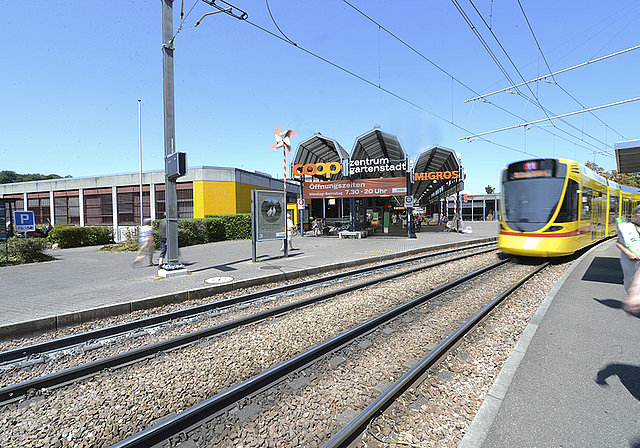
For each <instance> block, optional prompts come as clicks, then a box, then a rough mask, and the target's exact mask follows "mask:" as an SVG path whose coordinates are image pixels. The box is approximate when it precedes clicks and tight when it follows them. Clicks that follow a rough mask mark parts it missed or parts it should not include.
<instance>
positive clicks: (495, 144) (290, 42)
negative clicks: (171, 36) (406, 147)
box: [203, 0, 595, 157]
mask: <svg viewBox="0 0 640 448" xmlns="http://www.w3.org/2000/svg"><path fill="white" fill-rule="evenodd" d="M203 1H204V2H205V3H208V4H212V3H213V1H214V0H203ZM344 1H345V2H346V0H344ZM224 3H225V4H227V5H229V3H227V2H224ZM216 6H217V5H216ZM350 6H351V5H350ZM218 9H220V7H218ZM242 13H243V16H242V17H238V16H236V15H234V14H232V13H228V14H229V15H232V16H234V17H236V18H240V19H242V20H243V21H244V22H246V23H248V24H250V25H252V26H253V27H255V28H257V29H259V30H261V31H263V32H265V33H267V34H269V35H271V36H272V37H275V38H277V39H279V40H281V41H283V42H286V43H288V44H290V45H292V46H294V47H295V48H297V49H299V50H302V51H303V52H305V53H307V54H309V55H310V56H313V57H315V58H317V59H319V60H321V61H323V62H325V63H326V64H329V65H330V66H332V67H334V68H337V69H338V70H340V71H343V72H344V73H347V74H349V75H351V76H353V77H354V78H356V79H358V80H360V81H362V82H365V83H366V84H369V85H371V86H373V87H376V88H378V89H380V90H382V91H383V92H385V93H387V94H389V95H391V96H393V97H394V98H397V99H399V100H400V101H402V102H405V103H406V104H409V105H411V106H413V107H415V108H416V109H418V110H421V111H423V112H425V113H427V114H429V115H432V116H433V117H435V118H437V119H440V120H442V121H444V122H446V123H448V124H450V125H452V126H454V127H456V128H457V129H459V130H460V131H462V132H464V133H465V134H467V133H468V132H469V130H468V129H465V128H464V127H462V126H460V125H458V124H456V123H455V122H452V121H449V120H448V119H445V118H443V117H441V116H440V115H438V114H436V113H434V112H432V111H430V110H428V109H426V108H425V107H423V106H421V105H419V104H417V103H416V102H414V101H411V100H409V99H407V98H405V97H403V96H401V95H399V94H397V93H395V92H393V91H391V90H389V89H387V88H385V87H382V86H380V85H378V83H375V82H373V81H370V80H369V79H367V78H365V77H363V76H361V75H358V74H357V73H355V72H353V71H351V70H349V69H347V68H345V67H342V66H340V65H339V64H336V63H334V62H332V61H330V60H328V59H327V58H325V57H323V56H320V55H318V54H316V53H314V52H312V51H311V50H308V49H306V48H304V47H302V46H300V45H299V44H296V43H294V42H293V41H292V40H290V39H289V38H288V37H287V38H284V37H282V36H280V35H278V34H276V33H274V32H272V31H270V30H268V29H266V28H264V27H262V26H260V25H258V24H257V23H254V22H252V21H250V20H248V17H247V14H246V13H245V12H243V11H242ZM380 27H381V29H384V30H385V31H386V32H388V33H389V34H391V35H393V34H392V33H390V32H389V31H388V30H386V29H385V28H384V27H382V26H380ZM394 37H395V36H394ZM396 38H397V37H396ZM398 40H400V39H399V38H398ZM400 41H401V40H400ZM401 42H402V41H401ZM405 45H407V46H408V47H409V48H412V47H410V46H409V45H408V44H406V43H405ZM413 51H415V52H416V53H417V54H420V53H419V52H418V51H417V50H415V49H413ZM421 56H422V57H423V58H424V56H423V55H421ZM425 59H426V58H425ZM429 62H431V61H429ZM431 63H432V64H433V62H431ZM434 65H435V64H434ZM438 68H439V67H438ZM439 69H440V70H442V69H441V68H439ZM442 71H443V72H445V73H446V71H444V70H442ZM447 74H448V73H447ZM448 75H449V76H451V77H452V78H453V79H455V80H456V81H458V82H459V83H460V84H461V85H463V86H464V87H466V88H468V89H469V90H470V91H472V92H474V93H476V92H475V91H474V90H473V89H471V88H470V87H468V86H466V85H465V84H464V83H462V82H460V81H459V80H457V79H456V78H455V77H453V76H452V75H450V74H448ZM490 104H492V105H493V106H494V107H497V108H499V109H500V110H502V111H504V112H506V113H509V114H510V115H513V116H514V117H517V115H515V114H513V113H512V112H509V111H507V110H506V109H504V108H502V107H500V106H498V105H496V104H493V103H490ZM545 131H546V132H549V131H548V130H545ZM561 131H562V132H564V133H566V134H567V135H569V136H570V137H571V138H572V139H577V140H579V141H581V142H582V143H584V144H587V145H589V146H591V147H594V148H595V145H593V144H591V143H589V142H586V141H584V140H580V139H579V138H578V137H576V136H574V135H571V134H570V133H569V132H566V131H563V130H561ZM551 134H552V135H555V134H553V133H551ZM478 135H479V134H474V135H472V136H470V137H468V138H467V140H470V139H471V138H474V139H475V138H477V139H478V140H482V141H484V142H486V143H489V144H491V145H494V146H498V147H501V148H504V149H507V150H510V151H514V152H518V153H522V154H526V155H529V156H535V157H539V156H538V155H536V154H532V153H529V152H527V151H522V150H519V149H516V148H513V147H510V146H507V145H503V144H500V143H497V142H493V141H491V140H488V139H486V138H483V137H479V136H478ZM555 136H557V137H558V138H560V139H562V140H565V141H567V142H568V143H572V144H574V145H575V146H579V147H581V148H582V149H585V150H589V149H588V148H586V147H585V146H583V145H581V144H579V143H576V142H575V141H570V140H568V139H566V138H564V137H562V136H559V135H555Z"/></svg>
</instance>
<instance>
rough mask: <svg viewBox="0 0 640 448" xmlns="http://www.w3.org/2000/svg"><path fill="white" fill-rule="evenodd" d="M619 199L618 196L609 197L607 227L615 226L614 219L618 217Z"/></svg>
mask: <svg viewBox="0 0 640 448" xmlns="http://www.w3.org/2000/svg"><path fill="white" fill-rule="evenodd" d="M618 202H619V198H618V196H615V195H613V194H612V195H611V196H609V225H610V226H612V225H615V224H616V218H617V217H618V206H619V204H618Z"/></svg>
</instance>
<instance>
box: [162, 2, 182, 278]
mask: <svg viewBox="0 0 640 448" xmlns="http://www.w3.org/2000/svg"><path fill="white" fill-rule="evenodd" d="M173 50H174V48H173V0H162V87H163V89H162V90H163V92H162V93H163V100H164V159H165V181H164V185H165V187H164V200H165V211H166V218H167V265H168V267H169V268H170V269H171V268H175V267H177V266H178V265H179V262H178V194H177V190H176V181H175V179H169V176H168V171H167V168H168V167H167V156H169V155H171V154H173V153H174V152H175V108H174V96H173V93H174V87H173V84H174V81H173Z"/></svg>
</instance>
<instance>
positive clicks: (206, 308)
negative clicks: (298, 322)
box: [0, 245, 493, 406]
mask: <svg viewBox="0 0 640 448" xmlns="http://www.w3.org/2000/svg"><path fill="white" fill-rule="evenodd" d="M484 246H485V245H480V248H477V249H479V250H478V251H477V252H469V251H467V250H465V251H464V252H465V253H464V254H463V255H458V256H454V257H452V258H444V259H440V260H437V261H434V262H431V263H428V264H419V265H418V266H412V265H413V264H414V263H420V262H424V261H425V260H429V259H432V258H440V257H444V256H446V255H447V254H450V253H452V252H455V251H452V250H447V251H444V252H439V253H436V254H430V255H422V256H417V257H412V258H410V259H408V260H404V261H403V262H399V261H394V262H391V263H386V264H385V265H383V266H377V267H367V268H361V269H356V270H354V271H349V272H343V273H338V274H334V275H331V276H328V277H326V278H324V279H322V280H323V282H320V281H319V280H320V279H313V280H309V281H305V282H302V284H300V283H297V284H294V285H285V286H282V287H278V288H272V289H269V290H267V291H263V292H259V293H253V294H249V295H245V296H240V297H236V298H232V299H227V300H224V301H221V302H216V303H215V304H212V305H218V307H216V308H212V306H211V305H203V306H200V307H194V308H189V309H187V310H181V311H178V312H174V313H169V314H165V315H161V316H156V317H152V318H149V319H145V320H142V321H136V322H132V323H129V324H123V325H122V326H117V327H111V328H106V329H101V330H97V331H96V332H91V333H89V334H87V333H83V334H80V335H77V336H75V337H69V338H65V340H66V342H67V343H66V344H65V343H61V342H59V341H48V342H45V343H43V344H40V345H39V347H40V348H41V350H40V351H43V348H44V347H51V346H56V348H57V350H59V351H63V352H64V351H68V350H70V347H72V346H74V345H76V344H77V341H78V340H81V341H89V343H90V344H94V345H98V342H97V340H98V339H99V337H100V336H102V337H107V336H108V337H114V336H117V335H121V334H123V331H122V328H123V327H125V328H126V331H127V332H139V331H141V329H143V328H148V327H152V326H155V325H158V324H159V323H165V322H170V321H172V320H174V319H176V318H185V317H193V316H197V315H202V314H203V313H206V312H211V311H212V310H215V309H220V308H228V307H232V306H238V305H240V306H242V305H246V304H248V303H251V302H255V301H257V300H259V299H264V298H265V297H269V296H273V295H274V294H281V293H283V292H287V291H291V290H292V289H305V288H308V287H309V286H312V285H317V284H319V283H328V282H336V281H340V280H344V279H345V278H349V277H354V276H360V275H367V274H370V273H372V272H374V271H383V270H385V269H388V268H390V267H393V266H398V265H400V264H401V265H407V266H410V267H408V268H406V269H400V270H398V271H396V272H392V273H389V274H384V275H382V276H377V277H375V278H371V279H368V280H364V281H358V282H354V283H352V284H351V285H348V286H344V287H340V288H337V289H330V290H329V291H327V292H324V293H321V294H316V295H312V296H311V297H308V298H306V299H303V300H298V301H293V302H290V303H287V304H285V305H281V306H276V307H273V308H269V309H267V310H264V311H261V312H257V313H252V314H249V315H247V316H244V317H241V318H237V319H233V320H229V321H227V322H224V323H221V324H218V325H214V326H212V327H206V328H203V329H201V330H197V331H191V332H188V333H186V334H183V335H181V336H178V337H172V338H169V339H166V340H163V341H159V342H156V343H153V344H147V345H143V346H142V347H139V348H136V349H133V350H128V351H125V352H123V353H119V354H115V355H112V356H108V357H106V358H101V359H97V360H95V361H92V362H88V363H84V364H81V365H77V366H74V367H71V368H68V369H64V370H61V371H56V372H52V373H49V374H46V375H43V376H40V377H36V378H31V379H28V380H25V381H22V382H20V383H17V384H13V385H8V386H5V387H2V388H0V406H1V405H4V404H7V403H11V402H13V401H16V400H20V399H21V398H22V397H24V396H26V395H27V394H28V392H29V391H33V390H40V389H52V388H56V387H60V385H66V384H69V383H71V382H73V381H76V380H77V379H80V378H86V377H88V376H91V375H94V374H96V373H98V372H100V371H102V370H104V369H116V368H119V367H121V366H125V365H129V364H132V363H135V362H140V361H142V360H144V359H148V358H150V357H153V356H155V355H157V354H158V353H160V352H166V351H170V350H174V349H177V348H179V347H183V346H187V345H189V344H193V343H195V342H197V341H199V340H202V339H205V338H208V337H212V336H215V335H219V334H222V333H226V332H229V331H232V330H235V329H238V328H240V327H243V326H247V325H251V324H255V323H257V322H260V321H263V320H265V319H268V318H271V317H275V316H279V315H282V314H285V313H287V312H290V311H292V310H296V309H300V308H303V307H307V306H311V305H313V304H315V303H318V302H321V301H324V300H327V299H330V298H331V297H335V296H339V295H342V294H347V293H349V292H351V291H354V290H358V289H363V288H366V287H368V286H370V285H374V284H376V283H381V282H385V281H389V280H392V279H395V278H398V277H401V276H406V275H411V274H413V273H415V272H418V271H422V270H424V269H432V268H435V267H437V266H440V265H442V264H444V263H449V262H453V261H456V260H461V259H464V258H467V257H470V256H474V255H478V254H482V253H486V252H490V251H492V250H493V247H489V248H483V247H484ZM490 246H493V245H490ZM474 249H476V248H474ZM411 266H412V267H411ZM36 347H37V346H29V347H26V348H18V349H14V350H12V351H10V352H5V355H4V359H13V360H15V358H16V357H17V356H18V355H20V354H26V353H31V355H30V358H32V357H33V354H34V353H39V352H38V351H37V348H36ZM32 362H33V360H32V359H31V361H30V362H26V364H27V365H31V364H30V363H32Z"/></svg>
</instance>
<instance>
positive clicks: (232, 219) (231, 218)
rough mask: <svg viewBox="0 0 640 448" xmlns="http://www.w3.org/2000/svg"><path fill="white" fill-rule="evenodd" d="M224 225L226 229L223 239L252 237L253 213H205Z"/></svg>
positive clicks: (206, 216)
mask: <svg viewBox="0 0 640 448" xmlns="http://www.w3.org/2000/svg"><path fill="white" fill-rule="evenodd" d="M205 218H208V219H212V220H215V221H217V222H218V225H221V226H222V229H223V231H224V233H223V235H222V238H221V239H215V240H213V241H221V240H246V239H249V238H251V213H239V214H236V215H205Z"/></svg>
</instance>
